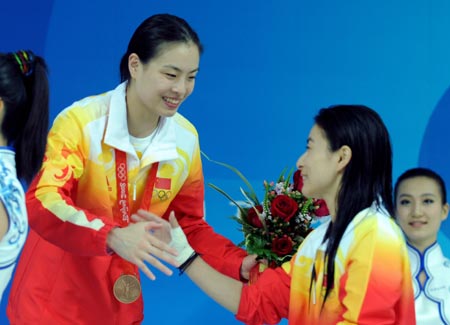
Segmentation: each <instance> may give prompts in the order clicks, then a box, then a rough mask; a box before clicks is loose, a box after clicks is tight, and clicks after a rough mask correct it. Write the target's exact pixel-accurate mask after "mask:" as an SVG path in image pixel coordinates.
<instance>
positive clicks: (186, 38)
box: [120, 14, 203, 82]
mask: <svg viewBox="0 0 450 325" xmlns="http://www.w3.org/2000/svg"><path fill="white" fill-rule="evenodd" d="M169 42H185V43H189V42H193V43H194V44H195V45H197V47H198V50H199V52H200V53H202V51H203V46H202V44H201V43H200V39H199V38H198V36H197V33H196V32H195V31H194V30H193V29H192V28H191V26H189V24H188V23H187V22H186V21H185V20H184V19H182V18H179V17H177V16H173V15H170V14H158V15H153V16H151V17H149V18H147V19H146V20H144V21H143V22H142V23H141V24H140V25H139V27H138V28H137V29H136V30H135V32H134V34H133V36H132V37H131V39H130V42H129V43H128V49H127V52H126V53H125V54H124V55H123V56H122V59H121V61H120V79H121V81H122V82H123V81H126V80H129V79H130V71H129V69H128V57H129V56H130V54H132V53H136V54H137V55H138V56H139V59H140V60H141V61H142V62H143V63H144V64H145V63H147V62H148V61H150V60H151V59H152V58H154V57H155V56H157V55H158V52H159V50H160V49H161V45H162V44H164V43H169Z"/></svg>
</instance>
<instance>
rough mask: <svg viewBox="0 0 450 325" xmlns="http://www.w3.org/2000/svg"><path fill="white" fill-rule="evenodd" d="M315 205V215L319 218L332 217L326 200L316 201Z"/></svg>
mask: <svg viewBox="0 0 450 325" xmlns="http://www.w3.org/2000/svg"><path fill="white" fill-rule="evenodd" d="M314 205H315V206H316V210H315V211H314V214H315V215H316V216H317V217H325V216H328V215H330V212H329V211H328V207H327V204H326V203H325V201H324V200H322V199H319V200H316V202H315V204H314Z"/></svg>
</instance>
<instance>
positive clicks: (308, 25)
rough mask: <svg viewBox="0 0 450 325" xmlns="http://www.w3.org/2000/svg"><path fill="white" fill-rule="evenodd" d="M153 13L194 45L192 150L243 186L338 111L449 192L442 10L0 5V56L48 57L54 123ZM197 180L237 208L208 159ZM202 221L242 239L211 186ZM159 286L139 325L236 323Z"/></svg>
mask: <svg viewBox="0 0 450 325" xmlns="http://www.w3.org/2000/svg"><path fill="white" fill-rule="evenodd" d="M160 12H169V13H172V14H176V15H179V16H181V17H183V18H185V19H186V20H187V21H189V22H190V23H191V25H192V26H193V27H194V28H195V29H196V30H197V32H198V33H199V36H200V38H201V40H202V42H203V43H204V45H205V52H204V55H203V57H202V61H201V65H200V67H201V71H200V74H199V75H198V78H197V84H196V90H195V92H194V94H193V95H192V96H191V97H190V98H189V99H188V101H187V102H186V103H184V104H183V107H182V108H181V110H180V112H181V113H182V114H184V115H185V116H187V117H188V118H189V119H190V120H191V121H192V122H193V123H194V124H195V125H196V126H197V128H198V131H199V134H200V137H201V146H202V149H203V151H204V152H205V153H206V154H208V155H209V156H210V157H211V158H213V159H215V160H219V161H224V162H228V163H230V164H232V165H234V166H236V167H238V168H239V169H240V170H241V171H242V172H243V173H244V174H245V175H246V176H247V177H248V178H249V179H250V180H251V181H252V183H253V185H254V187H256V188H258V187H260V188H261V191H262V181H263V180H264V179H267V180H273V179H275V178H277V176H278V175H279V173H280V172H281V170H282V169H283V168H285V167H288V168H291V167H294V165H295V161H296V159H297V157H298V156H299V155H300V154H301V153H302V151H303V149H304V147H305V139H306V137H307V134H308V132H309V129H310V127H311V124H312V119H313V116H314V114H315V113H316V112H317V110H318V109H319V108H321V107H323V106H329V105H331V104H339V103H360V104H365V105H368V106H371V107H373V108H374V109H376V110H377V111H378V112H379V113H380V115H381V116H382V117H383V119H384V121H385V122H386V124H387V126H388V128H389V130H390V133H391V138H392V142H393V145H394V179H395V178H396V177H397V176H398V175H399V174H400V173H401V172H403V171H404V170H405V169H407V168H410V167H414V166H417V165H423V166H428V167H431V168H433V169H435V170H437V171H438V172H439V173H441V174H442V175H443V176H444V178H445V180H446V182H447V184H450V168H449V167H448V163H449V162H450V151H449V149H448V148H449V143H450V141H449V135H448V132H446V126H447V125H446V124H447V121H449V117H450V110H449V106H450V90H449V86H450V73H449V72H450V46H449V42H448V30H450V20H448V16H447V13H448V12H450V2H448V1H446V0H435V1H421V0H408V1H406V0H399V1H395V2H392V1H389V0H378V1H364V2H361V1H356V0H349V1H345V2H342V1H339V2H336V1H315V2H310V1H303V0H286V1H283V2H280V1H265V2H263V1H257V0H247V1H238V0H227V1H222V0H217V1H203V0H190V1H183V0H170V1H168V0H152V1H148V0H147V1H144V0H131V1H125V0H109V1H105V0H97V1H87V0H78V1H52V0H40V1H32V0H22V1H21V2H20V4H17V3H13V2H6V1H3V3H2V5H1V9H0V34H1V37H0V40H1V42H0V51H1V52H9V51H13V50H17V49H21V48H30V49H33V50H34V51H35V52H36V53H38V54H40V55H42V56H44V57H45V58H46V59H47V61H48V64H49V66H50V73H51V74H50V82H51V109H52V113H51V118H52V119H53V118H54V116H55V115H56V114H57V113H58V112H59V111H60V110H61V109H62V108H64V107H65V106H67V105H69V104H71V103H72V102H73V101H74V100H76V99H79V98H82V97H85V96H87V95H93V94H96V93H100V92H103V91H105V90H109V89H111V88H113V87H115V85H116V84H117V83H118V82H119V68H118V66H119V60H120V57H121V56H122V54H123V52H124V51H125V49H126V45H127V43H128V40H129V38H130V37H131V34H132V32H133V31H134V29H135V28H136V27H137V25H138V24H139V23H140V22H141V21H142V20H143V19H144V18H146V17H148V16H150V15H152V14H154V13H160ZM204 170H205V178H206V181H207V182H208V183H209V182H211V183H214V184H216V185H219V186H221V187H222V188H224V189H225V190H227V191H229V192H230V193H231V194H232V195H233V196H234V197H236V198H239V186H240V185H241V184H240V183H239V180H238V179H237V178H236V177H235V175H234V174H232V173H231V172H230V171H228V170H226V169H224V168H221V167H218V166H217V165H214V164H212V163H210V162H208V161H204ZM206 211H207V220H208V221H209V222H210V224H211V225H212V226H213V227H215V229H216V230H217V231H218V232H220V233H222V234H224V235H225V236H227V237H229V238H231V239H232V240H233V241H234V242H236V243H238V242H239V241H240V240H241V234H240V233H239V231H238V230H237V225H236V224H235V223H234V222H233V221H231V220H230V219H229V218H228V217H229V216H230V215H231V214H233V213H234V208H232V207H231V206H229V204H228V202H227V200H226V199H224V198H223V197H222V196H220V194H218V193H217V192H214V191H213V190H212V189H210V188H207V191H206ZM449 238H450V222H449V221H447V222H445V223H444V224H443V229H442V232H441V233H440V236H439V241H440V242H441V244H442V245H443V247H444V251H445V254H446V255H447V256H450V244H449V242H450V241H449ZM157 276H158V279H157V280H156V281H155V282H151V281H147V280H144V281H143V288H144V297H145V302H146V307H145V324H171V325H177V324H209V323H212V322H214V323H215V324H227V325H228V324H239V322H237V321H235V320H234V317H233V315H231V314H230V313H229V312H227V311H225V310H224V309H222V308H221V307H219V306H217V305H216V304H215V303H214V302H213V301H212V300H211V299H209V298H208V297H207V296H205V295H204V294H203V293H202V292H201V291H200V290H199V289H198V288H196V287H195V286H194V285H192V284H191V283H190V282H189V280H188V279H187V278H185V277H178V276H177V275H174V276H172V277H170V278H168V277H165V276H164V275H162V274H160V273H159V274H158V273H157ZM7 293H8V292H7ZM7 293H6V294H7ZM6 298H7V296H6V297H4V299H3V302H2V304H1V306H0V324H7V320H6V318H5V316H4V309H5V304H6V300H7V299H6Z"/></svg>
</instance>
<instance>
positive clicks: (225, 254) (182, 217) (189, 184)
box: [166, 143, 248, 280]
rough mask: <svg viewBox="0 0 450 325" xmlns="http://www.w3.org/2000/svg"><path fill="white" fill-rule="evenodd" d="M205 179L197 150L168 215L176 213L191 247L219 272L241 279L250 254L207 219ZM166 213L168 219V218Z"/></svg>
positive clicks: (197, 149)
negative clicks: (244, 261)
mask: <svg viewBox="0 0 450 325" xmlns="http://www.w3.org/2000/svg"><path fill="white" fill-rule="evenodd" d="M203 207H204V178H203V171H202V163H201V159H200V150H199V147H198V143H197V147H196V149H195V150H194V154H193V160H192V163H191V165H190V170H189V176H188V178H187V179H186V181H185V183H184V184H183V186H182V188H181V190H180V191H179V192H178V193H177V195H176V197H175V198H174V200H173V201H172V202H171V205H170V207H169V208H168V209H167V214H168V213H169V212H170V211H175V215H176V216H177V219H178V223H179V224H180V226H181V228H183V231H184V233H185V234H186V237H187V239H188V241H189V244H190V245H191V246H192V248H194V250H196V251H197V252H198V253H199V254H201V255H202V258H203V259H204V260H205V261H206V262H207V263H208V264H209V265H211V266H212V267H213V268H215V269H216V270H217V271H219V272H221V273H223V274H225V275H228V276H230V277H232V278H234V279H236V280H240V279H241V278H240V270H241V264H242V260H243V259H244V257H245V256H247V255H248V254H247V252H246V251H245V250H243V249H241V248H239V247H237V246H236V245H235V244H234V243H233V242H232V241H230V240H229V239H227V238H225V237H224V236H222V235H219V234H218V233H216V232H215V231H214V229H213V228H212V227H211V226H210V225H209V224H208V223H206V221H205V220H204V210H203ZM167 214H166V217H167Z"/></svg>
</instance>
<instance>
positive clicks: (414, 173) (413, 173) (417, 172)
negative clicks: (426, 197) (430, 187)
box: [394, 167, 447, 205]
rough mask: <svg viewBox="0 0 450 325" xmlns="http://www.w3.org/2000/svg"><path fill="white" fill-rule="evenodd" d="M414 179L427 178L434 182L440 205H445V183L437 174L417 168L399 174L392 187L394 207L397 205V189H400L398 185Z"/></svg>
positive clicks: (426, 169)
mask: <svg viewBox="0 0 450 325" xmlns="http://www.w3.org/2000/svg"><path fill="white" fill-rule="evenodd" d="M414 177H428V178H430V179H432V180H434V181H435V182H436V183H437V185H438V187H439V192H440V194H441V199H442V204H445V203H447V190H446V187H445V182H444V180H443V179H442V177H441V176H440V175H439V174H437V173H436V172H434V171H432V170H431V169H428V168H423V167H417V168H411V169H408V170H407V171H405V172H404V173H403V174H401V175H400V177H399V178H398V179H397V182H396V183H395V187H394V201H395V203H396V205H397V194H398V188H399V187H400V184H401V183H402V182H403V181H404V180H407V179H409V178H414Z"/></svg>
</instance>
